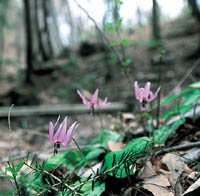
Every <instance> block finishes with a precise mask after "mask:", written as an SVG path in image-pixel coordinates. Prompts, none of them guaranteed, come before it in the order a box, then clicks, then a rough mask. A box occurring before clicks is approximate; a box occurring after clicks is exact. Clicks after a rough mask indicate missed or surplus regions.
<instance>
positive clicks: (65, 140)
mask: <svg viewBox="0 0 200 196" xmlns="http://www.w3.org/2000/svg"><path fill="white" fill-rule="evenodd" d="M59 119H60V116H59V117H58V119H57V121H56V123H55V124H53V123H52V122H50V123H49V140H50V142H51V143H53V144H54V154H56V153H57V149H58V148H60V144H62V145H63V146H68V145H69V144H70V143H71V141H72V139H73V136H74V132H75V130H76V129H77V127H78V125H79V124H77V122H74V123H73V124H72V125H71V126H70V127H69V129H68V130H67V117H65V118H64V120H63V121H62V123H61V124H60V125H59V127H58V129H57V131H56V133H55V134H54V130H55V128H56V125H57V124H58V121H59Z"/></svg>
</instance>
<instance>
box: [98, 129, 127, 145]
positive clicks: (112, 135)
mask: <svg viewBox="0 0 200 196" xmlns="http://www.w3.org/2000/svg"><path fill="white" fill-rule="evenodd" d="M123 139H124V137H122V136H121V135H119V134H118V133H116V132H115V131H111V130H106V129H105V130H103V131H102V132H101V134H100V136H99V142H100V143H101V144H102V145H103V146H105V147H107V144H108V142H109V141H113V142H121V141H123Z"/></svg>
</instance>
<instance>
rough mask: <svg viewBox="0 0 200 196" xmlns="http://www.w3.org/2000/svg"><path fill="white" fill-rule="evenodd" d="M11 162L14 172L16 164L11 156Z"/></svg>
mask: <svg viewBox="0 0 200 196" xmlns="http://www.w3.org/2000/svg"><path fill="white" fill-rule="evenodd" d="M9 162H10V163H11V166H12V168H13V170H15V164H14V161H13V159H12V157H11V156H10V157H9Z"/></svg>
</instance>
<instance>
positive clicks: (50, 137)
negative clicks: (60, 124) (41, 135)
mask: <svg viewBox="0 0 200 196" xmlns="http://www.w3.org/2000/svg"><path fill="white" fill-rule="evenodd" d="M53 132H54V126H53V123H52V122H50V123H49V140H50V142H51V143H54V139H53Z"/></svg>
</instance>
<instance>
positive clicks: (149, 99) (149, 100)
mask: <svg viewBox="0 0 200 196" xmlns="http://www.w3.org/2000/svg"><path fill="white" fill-rule="evenodd" d="M159 91H160V87H159V88H158V89H157V91H156V92H155V94H154V95H153V93H152V92H151V91H150V92H151V94H150V98H148V100H147V101H148V102H151V101H153V100H154V99H156V97H157V96H158V93H159Z"/></svg>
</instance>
